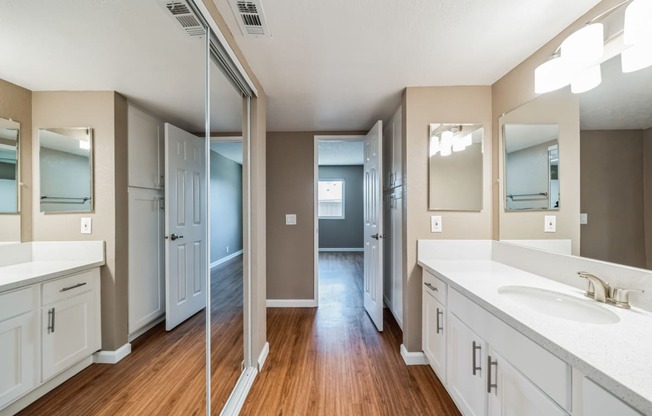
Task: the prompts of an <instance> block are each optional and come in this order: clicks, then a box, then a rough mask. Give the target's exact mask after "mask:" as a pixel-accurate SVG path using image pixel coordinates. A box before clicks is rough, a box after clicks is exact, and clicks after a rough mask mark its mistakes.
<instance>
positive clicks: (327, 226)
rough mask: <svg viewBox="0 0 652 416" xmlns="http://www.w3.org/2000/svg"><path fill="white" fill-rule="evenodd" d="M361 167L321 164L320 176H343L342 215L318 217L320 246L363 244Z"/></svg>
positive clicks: (332, 177)
mask: <svg viewBox="0 0 652 416" xmlns="http://www.w3.org/2000/svg"><path fill="white" fill-rule="evenodd" d="M362 175H363V167H362V166H360V165H357V166H320V167H319V179H320V180H324V179H344V219H328V220H319V248H320V249H322V248H329V249H333V248H360V249H362V248H363V247H364V241H363V240H364V239H363V231H364V222H363V221H364V219H363V211H362V208H363V206H362V204H363V195H362V192H363V189H362Z"/></svg>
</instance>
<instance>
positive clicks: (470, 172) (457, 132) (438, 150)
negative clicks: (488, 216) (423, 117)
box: [428, 123, 484, 211]
mask: <svg viewBox="0 0 652 416" xmlns="http://www.w3.org/2000/svg"><path fill="white" fill-rule="evenodd" d="M483 137H484V129H483V128H482V124H481V123H432V124H430V151H429V162H428V166H429V173H428V192H429V194H428V208H429V209H430V210H442V211H481V210H482V153H483V148H482V145H483Z"/></svg>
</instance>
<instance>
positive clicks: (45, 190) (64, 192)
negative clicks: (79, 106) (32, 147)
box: [38, 128, 93, 212]
mask: <svg viewBox="0 0 652 416" xmlns="http://www.w3.org/2000/svg"><path fill="white" fill-rule="evenodd" d="M38 139H39V171H40V189H41V195H40V204H41V212H90V211H92V210H93V196H92V195H93V130H92V129H90V128H48V129H39V132H38Z"/></svg>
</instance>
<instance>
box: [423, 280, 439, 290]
mask: <svg viewBox="0 0 652 416" xmlns="http://www.w3.org/2000/svg"><path fill="white" fill-rule="evenodd" d="M424 285H425V286H426V287H427V288H428V289H430V290H434V291H435V292H439V289H437V288H436V287H434V286H433V285H431V284H430V283H428V282H425V283H424Z"/></svg>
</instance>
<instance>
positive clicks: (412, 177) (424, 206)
mask: <svg viewBox="0 0 652 416" xmlns="http://www.w3.org/2000/svg"><path fill="white" fill-rule="evenodd" d="M491 117H492V111H491V87H489V86H477V87H476V86H469V87H467V86H464V87H408V88H407V89H406V90H405V92H404V95H403V120H404V123H403V126H404V127H403V129H404V131H403V137H404V138H405V139H404V140H405V143H404V148H403V155H404V156H403V158H404V159H403V166H404V169H405V174H406V181H407V193H406V195H407V198H405V199H404V200H403V204H404V206H403V212H405V213H406V215H405V219H404V221H407V222H406V224H404V227H403V229H404V232H405V235H404V237H403V238H404V241H406V244H405V245H404V249H403V250H404V254H403V260H404V262H403V264H404V265H405V266H404V281H403V288H404V289H403V305H404V306H403V343H404V344H405V346H406V348H407V349H408V351H421V291H422V289H421V268H420V267H419V266H417V240H419V239H490V238H491V236H492V224H491V219H492V209H493V206H492V200H491V160H492V153H493V152H492V148H491V145H490V144H491V143H492V129H491ZM430 123H482V125H483V126H484V132H485V137H484V143H485V147H484V155H483V163H484V165H483V191H484V193H483V198H482V200H483V209H482V211H481V212H450V211H429V210H428V193H427V192H426V190H427V189H428V149H429V145H428V126H429V124H430ZM404 192H405V191H404ZM431 215H441V216H442V226H443V232H442V233H437V234H433V233H431V232H430V216H431Z"/></svg>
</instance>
